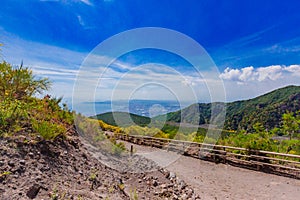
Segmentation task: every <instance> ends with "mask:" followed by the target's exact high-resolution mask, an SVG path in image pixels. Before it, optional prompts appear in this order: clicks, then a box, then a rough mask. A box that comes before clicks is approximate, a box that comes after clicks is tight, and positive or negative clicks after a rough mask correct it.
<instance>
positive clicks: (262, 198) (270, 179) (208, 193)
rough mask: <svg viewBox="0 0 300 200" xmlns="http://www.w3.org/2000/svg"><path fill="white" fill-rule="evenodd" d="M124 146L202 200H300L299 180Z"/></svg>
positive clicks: (136, 146)
mask: <svg viewBox="0 0 300 200" xmlns="http://www.w3.org/2000/svg"><path fill="white" fill-rule="evenodd" d="M123 142H124V141H123ZM124 143H125V145H126V147H127V148H128V149H130V145H133V147H134V152H135V154H138V155H142V156H145V157H146V158H148V159H151V160H153V161H155V162H156V163H157V164H158V165H160V166H161V167H165V168H166V169H167V170H169V171H172V172H174V173H175V174H176V175H177V176H178V177H179V178H181V179H183V180H184V181H185V182H186V183H187V184H189V185H191V186H192V188H194V190H195V193H197V194H198V195H199V196H201V198H202V199H205V200H210V199H213V200H216V199H239V200H243V199H245V200H246V199H247V200H249V199H253V200H254V199H255V200H269V199H270V200H271V199H272V200H274V199H275V200H277V199H284V200H286V199H288V200H298V199H299V198H300V180H296V179H292V178H287V177H282V176H277V175H273V174H266V173H263V172H258V171H252V170H248V169H243V168H238V167H234V166H230V165H226V164H215V163H211V162H207V161H203V160H199V159H196V158H192V157H186V156H182V155H178V154H176V153H174V152H167V151H164V150H161V149H157V148H152V147H147V146H140V145H136V144H131V143H128V142H124Z"/></svg>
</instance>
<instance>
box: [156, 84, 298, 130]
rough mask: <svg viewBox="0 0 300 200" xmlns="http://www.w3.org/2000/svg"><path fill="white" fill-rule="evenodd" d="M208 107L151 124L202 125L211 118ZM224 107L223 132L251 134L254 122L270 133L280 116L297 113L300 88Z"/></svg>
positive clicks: (189, 109)
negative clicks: (165, 122)
mask: <svg viewBox="0 0 300 200" xmlns="http://www.w3.org/2000/svg"><path fill="white" fill-rule="evenodd" d="M215 104H216V107H218V104H219V105H224V103H221V102H217V103H215ZM211 105H212V104H211V103H197V104H192V105H190V106H189V107H187V108H185V109H183V110H179V111H176V112H171V113H167V114H165V115H160V116H157V117H155V118H154V120H161V119H166V121H167V122H176V123H180V122H184V123H190V124H197V125H201V124H206V123H209V121H210V118H211V107H212V106H211ZM225 106H226V119H225V123H224V128H225V129H227V130H242V129H244V130H247V131H251V130H252V127H253V125H254V124H255V123H257V122H260V123H262V124H263V125H264V126H265V128H267V129H271V128H274V127H278V126H279V125H280V121H281V117H282V114H284V113H286V112H287V111H289V112H297V111H299V110H300V86H287V87H284V88H280V89H277V90H274V91H272V92H269V93H266V94H264V95H261V96H258V97H255V98H253V99H248V100H242V101H234V102H230V103H225Z"/></svg>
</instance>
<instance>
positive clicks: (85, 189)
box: [0, 135, 200, 200]
mask: <svg viewBox="0 0 300 200" xmlns="http://www.w3.org/2000/svg"><path fill="white" fill-rule="evenodd" d="M90 151H91V147H89V146H87V145H86V144H85V145H83V144H82V140H80V138H79V136H74V135H73V136H68V138H67V139H66V140H63V139H61V138H58V139H56V140H55V141H44V140H40V141H34V142H33V141H31V140H30V139H29V138H26V137H24V136H18V137H14V138H0V155H1V157H0V199H1V200H6V199H7V200H14V199H113V200H115V199H200V198H199V197H197V196H196V195H195V194H194V190H193V189H191V188H190V187H189V186H188V185H187V184H186V183H185V182H184V181H183V180H180V179H179V178H178V177H176V175H175V174H174V173H172V172H168V171H166V170H164V169H159V168H157V169H154V168H155V167H156V166H154V165H153V163H152V162H151V161H147V160H145V158H139V157H136V156H135V157H132V158H130V159H132V160H133V161H134V162H135V163H143V164H138V165H132V166H130V167H131V168H128V169H130V170H129V171H130V172H126V170H124V169H127V168H126V166H125V168H124V165H126V163H125V164H124V163H123V167H122V169H123V170H121V172H119V171H117V170H114V169H111V168H109V167H107V166H106V165H104V164H102V162H101V156H98V157H97V156H95V155H98V154H95V149H94V152H91V153H90ZM102 156H103V155H102ZM104 159H105V158H104ZM113 160H114V159H113ZM113 162H115V161H113ZM145 163H146V164H145ZM147 163H149V165H150V166H146V165H147ZM134 166H140V167H141V168H143V167H150V168H153V170H152V172H145V173H143V172H142V171H140V173H132V167H134Z"/></svg>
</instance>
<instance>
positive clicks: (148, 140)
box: [115, 134, 300, 179]
mask: <svg viewBox="0 0 300 200" xmlns="http://www.w3.org/2000/svg"><path fill="white" fill-rule="evenodd" d="M115 136H116V137H117V138H118V139H120V140H124V141H128V142H131V143H136V144H140V145H147V146H152V147H157V148H163V149H166V150H171V151H178V152H179V153H182V154H184V155H188V156H192V157H197V158H200V159H203V160H208V161H213V162H216V163H218V162H223V163H228V164H232V165H235V166H239V167H245V168H249V169H254V170H260V171H264V172H269V173H274V174H278V175H284V176H289V177H293V178H297V179H300V155H293V154H283V153H277V152H270V151H261V150H252V149H246V148H241V147H231V146H222V145H214V144H207V143H197V142H190V141H181V140H172V139H167V138H155V137H150V136H140V135H124V134H115Z"/></svg>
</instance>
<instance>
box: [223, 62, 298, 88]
mask: <svg viewBox="0 0 300 200" xmlns="http://www.w3.org/2000/svg"><path fill="white" fill-rule="evenodd" d="M289 76H300V65H290V66H284V65H271V66H267V67H259V68H254V67H252V66H250V67H245V68H241V69H231V68H226V69H225V70H224V72H223V73H221V75H220V78H222V79H223V80H227V81H234V82H236V83H239V84H241V83H247V82H251V81H258V82H262V81H268V80H271V81H276V80H279V79H288V77H289Z"/></svg>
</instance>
